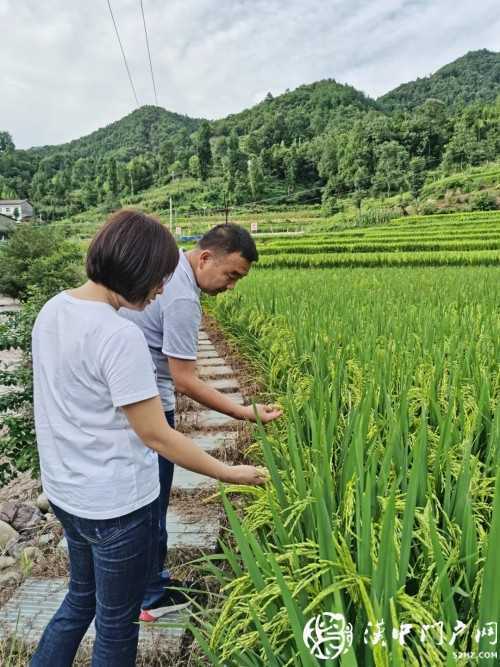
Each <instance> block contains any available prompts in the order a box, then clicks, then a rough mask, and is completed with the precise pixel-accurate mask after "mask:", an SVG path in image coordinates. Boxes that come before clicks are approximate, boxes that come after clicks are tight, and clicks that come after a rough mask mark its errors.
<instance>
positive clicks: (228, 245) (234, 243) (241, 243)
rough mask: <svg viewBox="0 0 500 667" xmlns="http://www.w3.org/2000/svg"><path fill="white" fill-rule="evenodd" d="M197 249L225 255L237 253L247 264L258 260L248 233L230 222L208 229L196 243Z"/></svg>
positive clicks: (253, 243) (257, 254)
mask: <svg viewBox="0 0 500 667" xmlns="http://www.w3.org/2000/svg"><path fill="white" fill-rule="evenodd" d="M198 247H199V248H201V249H202V250H218V251H219V252H221V253H224V254H227V255H229V253H231V252H239V253H240V255H241V256H242V257H244V258H245V259H246V260H247V261H248V262H256V261H257V260H258V259H259V253H258V252H257V248H256V247H255V241H254V240H253V238H252V237H251V235H250V234H249V232H247V230H246V229H243V227H240V226H239V225H235V224H233V223H231V222H228V223H227V224H221V225H216V226H215V227H212V229H209V230H208V232H207V233H206V234H203V236H202V237H201V239H200V240H199V241H198Z"/></svg>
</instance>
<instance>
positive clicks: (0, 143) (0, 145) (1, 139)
mask: <svg viewBox="0 0 500 667" xmlns="http://www.w3.org/2000/svg"><path fill="white" fill-rule="evenodd" d="M15 148H16V147H15V146H14V142H13V141H12V137H11V136H10V134H9V133H8V132H0V153H4V152H5V153H10V152H11V151H13V150H15Z"/></svg>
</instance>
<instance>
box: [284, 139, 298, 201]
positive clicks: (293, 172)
mask: <svg viewBox="0 0 500 667" xmlns="http://www.w3.org/2000/svg"><path fill="white" fill-rule="evenodd" d="M283 162H284V167H285V176H286V183H287V186H288V192H293V191H294V190H295V185H296V183H297V173H298V166H299V164H298V158H297V148H296V146H295V144H292V146H291V147H290V148H289V149H288V150H287V151H286V152H285V155H284V160H283Z"/></svg>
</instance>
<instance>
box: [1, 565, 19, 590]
mask: <svg viewBox="0 0 500 667" xmlns="http://www.w3.org/2000/svg"><path fill="white" fill-rule="evenodd" d="M21 579H22V574H21V573H20V572H19V570H16V569H14V568H12V569H11V570H6V571H5V572H3V573H2V574H0V588H3V587H4V586H11V585H12V584H18V583H19V582H20V581H21Z"/></svg>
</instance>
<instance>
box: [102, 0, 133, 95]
mask: <svg viewBox="0 0 500 667" xmlns="http://www.w3.org/2000/svg"><path fill="white" fill-rule="evenodd" d="M108 7H109V13H110V14H111V19H112V20H113V25H114V26H115V33H116V38H117V39H118V44H119V45H120V51H121V52H122V56H123V62H124V64H125V69H126V70H127V74H128V79H129V81H130V85H131V86H132V92H133V93H134V97H135V102H136V104H137V106H140V104H139V99H138V97H137V93H136V92H135V86H134V82H133V81H132V75H131V73H130V69H129V66H128V63H127V58H126V56H125V51H124V50H123V46H122V40H121V39H120V34H119V32H118V26H117V25H116V21H115V17H114V15H113V10H112V9H111V2H110V0H108Z"/></svg>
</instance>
